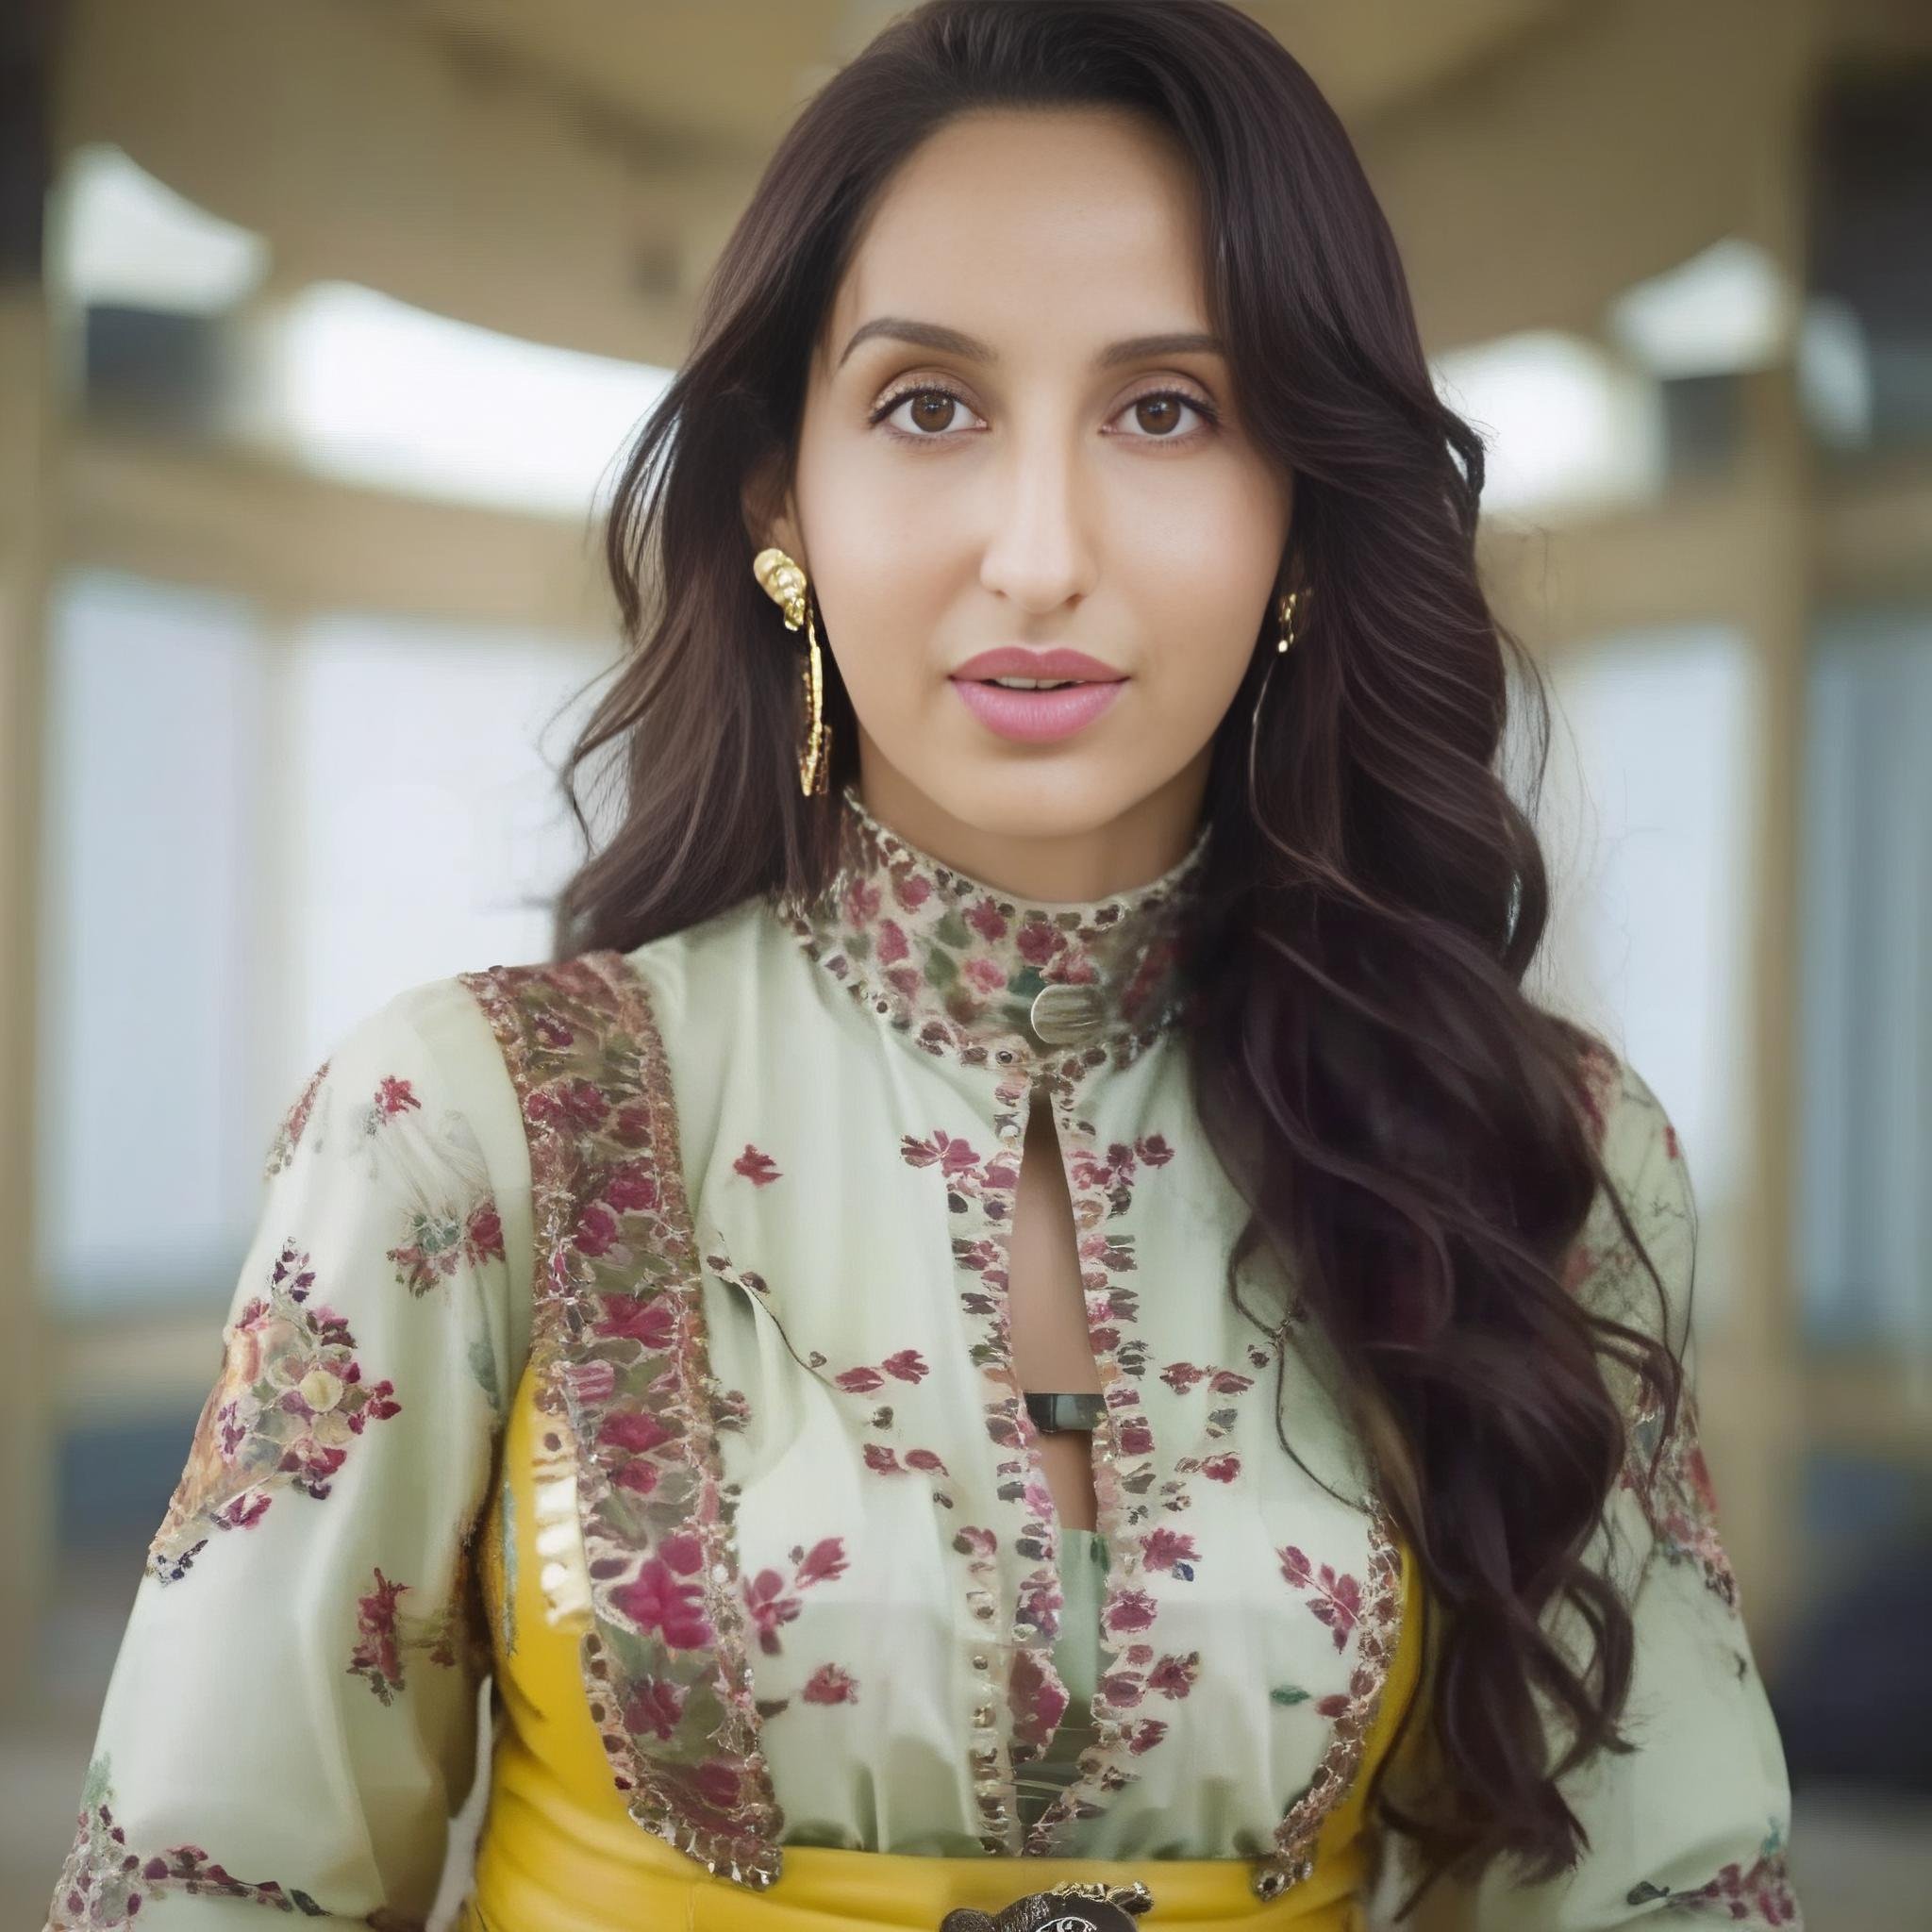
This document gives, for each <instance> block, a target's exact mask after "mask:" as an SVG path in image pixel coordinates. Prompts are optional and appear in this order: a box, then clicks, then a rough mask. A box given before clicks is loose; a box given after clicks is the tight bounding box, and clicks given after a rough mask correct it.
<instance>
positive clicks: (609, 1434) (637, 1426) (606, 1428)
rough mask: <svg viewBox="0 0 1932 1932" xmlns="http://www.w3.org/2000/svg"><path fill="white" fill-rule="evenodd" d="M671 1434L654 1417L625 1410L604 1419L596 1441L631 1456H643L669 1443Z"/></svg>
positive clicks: (632, 1410) (641, 1412) (636, 1410)
mask: <svg viewBox="0 0 1932 1932" xmlns="http://www.w3.org/2000/svg"><path fill="white" fill-rule="evenodd" d="M673 1433H674V1432H673V1431H672V1430H670V1429H667V1428H666V1427H665V1426H664V1424H662V1423H660V1422H659V1421H658V1418H657V1417H656V1416H654V1415H648V1414H646V1413H645V1412H644V1411H643V1410H642V1409H625V1410H623V1411H622V1412H620V1413H619V1414H617V1415H610V1416H606V1417H605V1418H604V1425H603V1426H602V1427H601V1428H600V1429H599V1430H598V1431H597V1440H598V1441H600V1442H602V1443H604V1444H606V1445H607V1446H608V1447H609V1448H613V1449H622V1450H624V1451H625V1452H626V1453H627V1454H629V1455H632V1456H643V1455H647V1454H649V1452H650V1451H651V1450H653V1449H656V1448H658V1447H660V1446H661V1445H662V1444H663V1443H666V1442H668V1441H671V1440H672V1436H673Z"/></svg>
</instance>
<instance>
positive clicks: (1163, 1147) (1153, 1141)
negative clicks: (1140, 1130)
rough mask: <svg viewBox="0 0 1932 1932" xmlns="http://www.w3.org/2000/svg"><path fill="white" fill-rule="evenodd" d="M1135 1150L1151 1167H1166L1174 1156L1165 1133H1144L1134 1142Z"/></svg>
mask: <svg viewBox="0 0 1932 1932" xmlns="http://www.w3.org/2000/svg"><path fill="white" fill-rule="evenodd" d="M1134 1151H1135V1152H1136V1153H1137V1154H1138V1155H1140V1157H1141V1159H1142V1160H1144V1161H1145V1162H1146V1163H1147V1165H1148V1166H1149V1167H1165V1166H1166V1165H1167V1163H1168V1162H1169V1161H1170V1160H1172V1159H1173V1158H1174V1149H1173V1148H1172V1147H1171V1146H1169V1145H1168V1141H1167V1136H1166V1135H1165V1134H1143V1135H1142V1136H1141V1138H1140V1139H1139V1140H1138V1141H1135V1142H1134Z"/></svg>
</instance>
